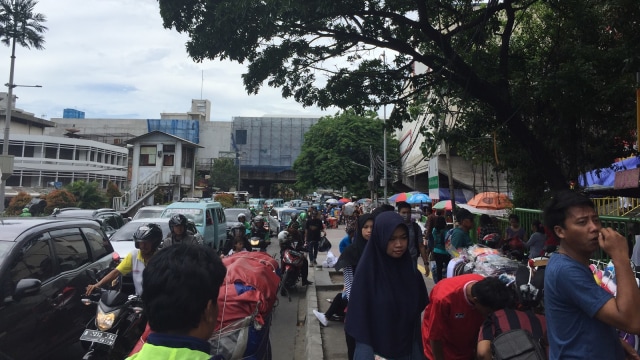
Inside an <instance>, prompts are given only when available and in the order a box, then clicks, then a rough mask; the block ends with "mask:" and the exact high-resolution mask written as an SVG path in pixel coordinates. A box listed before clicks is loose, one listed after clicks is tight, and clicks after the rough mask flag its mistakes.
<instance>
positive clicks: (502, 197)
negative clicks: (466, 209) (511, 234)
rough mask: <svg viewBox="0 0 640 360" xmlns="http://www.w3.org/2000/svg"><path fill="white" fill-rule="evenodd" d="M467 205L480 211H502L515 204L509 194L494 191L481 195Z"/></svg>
mask: <svg viewBox="0 0 640 360" xmlns="http://www.w3.org/2000/svg"><path fill="white" fill-rule="evenodd" d="M467 204H468V205H471V206H473V207H475V208H478V209H489V210H501V209H506V208H511V207H513V203H512V202H511V199H509V197H508V196H507V194H501V193H497V192H493V191H488V192H483V193H480V194H478V195H476V196H474V197H473V198H472V199H471V200H469V201H468V202H467Z"/></svg>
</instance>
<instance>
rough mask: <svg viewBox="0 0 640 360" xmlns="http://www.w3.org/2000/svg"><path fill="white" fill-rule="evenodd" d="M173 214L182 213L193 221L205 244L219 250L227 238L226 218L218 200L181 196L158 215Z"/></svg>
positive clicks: (168, 215)
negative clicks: (181, 197)
mask: <svg viewBox="0 0 640 360" xmlns="http://www.w3.org/2000/svg"><path fill="white" fill-rule="evenodd" d="M175 214H182V215H184V216H186V217H187V219H189V220H190V221H193V223H194V224H195V226H196V228H197V229H198V233H200V234H201V235H202V237H203V239H204V242H203V243H204V244H205V245H207V246H210V247H212V248H214V249H216V250H220V249H221V248H222V246H223V245H224V243H225V241H226V240H227V220H226V216H225V215H224V210H223V208H222V205H221V204H220V203H219V202H216V201H211V200H208V199H205V200H203V199H198V198H183V199H181V200H180V201H176V202H174V203H172V204H170V205H169V206H167V208H166V209H164V211H163V212H162V215H161V216H160V217H163V218H170V217H171V216H173V215H175Z"/></svg>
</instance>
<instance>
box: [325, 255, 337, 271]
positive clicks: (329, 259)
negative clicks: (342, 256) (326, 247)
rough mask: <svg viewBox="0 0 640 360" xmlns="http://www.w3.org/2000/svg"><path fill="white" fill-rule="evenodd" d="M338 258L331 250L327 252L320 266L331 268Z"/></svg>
mask: <svg viewBox="0 0 640 360" xmlns="http://www.w3.org/2000/svg"><path fill="white" fill-rule="evenodd" d="M336 262H338V258H337V257H336V256H335V255H333V253H332V252H331V251H329V252H327V258H326V259H325V260H324V261H323V262H322V267H326V268H331V267H334V266H336Z"/></svg>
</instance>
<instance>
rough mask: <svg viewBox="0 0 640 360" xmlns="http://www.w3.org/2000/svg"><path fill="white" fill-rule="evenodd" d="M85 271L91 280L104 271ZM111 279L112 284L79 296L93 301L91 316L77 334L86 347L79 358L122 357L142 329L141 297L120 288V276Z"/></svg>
mask: <svg viewBox="0 0 640 360" xmlns="http://www.w3.org/2000/svg"><path fill="white" fill-rule="evenodd" d="M107 270H109V269H107ZM89 272H90V273H92V274H93V275H94V276H92V278H93V279H94V280H95V281H97V279H98V278H99V275H102V276H104V275H106V274H107V273H102V272H99V273H98V274H95V273H93V272H91V271H89ZM114 282H116V285H111V286H106V287H104V288H100V289H98V291H94V292H93V293H92V294H90V295H89V296H88V297H84V298H82V300H81V301H82V303H83V304H84V305H86V306H90V305H93V304H96V305H97V307H96V316H95V318H94V319H92V320H91V321H90V322H89V323H87V325H86V328H85V330H84V331H83V333H82V335H81V336H80V340H81V342H82V345H83V347H84V348H85V350H86V353H85V355H84V356H83V357H82V359H83V360H89V359H114V360H115V359H124V358H126V357H127V355H128V354H129V352H130V351H131V349H133V347H134V346H135V344H136V342H137V341H138V338H139V337H140V335H141V334H142V332H143V331H144V327H145V325H146V318H145V316H144V314H143V310H142V300H141V299H140V297H139V296H137V295H128V294H126V293H124V292H122V279H121V278H120V279H116V280H115V281H114Z"/></svg>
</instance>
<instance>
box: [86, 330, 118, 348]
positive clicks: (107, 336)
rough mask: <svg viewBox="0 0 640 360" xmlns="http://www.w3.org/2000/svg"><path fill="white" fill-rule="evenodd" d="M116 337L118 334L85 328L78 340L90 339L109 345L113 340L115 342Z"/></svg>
mask: <svg viewBox="0 0 640 360" xmlns="http://www.w3.org/2000/svg"><path fill="white" fill-rule="evenodd" d="M116 337H118V335H116V334H112V333H108V332H103V331H98V330H85V331H84V332H83V333H82V336H80V340H83V341H91V342H96V343H100V344H105V345H108V346H111V345H113V343H114V342H116Z"/></svg>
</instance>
